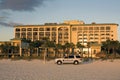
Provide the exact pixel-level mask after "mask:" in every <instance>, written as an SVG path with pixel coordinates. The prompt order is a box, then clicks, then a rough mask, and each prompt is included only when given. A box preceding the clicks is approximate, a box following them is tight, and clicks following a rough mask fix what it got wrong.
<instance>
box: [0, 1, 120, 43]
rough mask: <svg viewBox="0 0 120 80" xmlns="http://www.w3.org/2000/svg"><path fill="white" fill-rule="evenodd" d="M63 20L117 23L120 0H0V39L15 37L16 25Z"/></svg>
mask: <svg viewBox="0 0 120 80" xmlns="http://www.w3.org/2000/svg"><path fill="white" fill-rule="evenodd" d="M64 20H82V21H84V22H85V23H87V24H89V23H92V22H96V23H117V24H119V25H120V0H0V41H8V40H10V39H12V38H14V28H13V27H12V26H13V25H15V24H34V25H36V24H44V23H49V22H53V23H54V22H57V23H62V22H63V21H64ZM119 32H120V28H119V30H118V33H119ZM119 35H120V34H119ZM119 41H120V36H119Z"/></svg>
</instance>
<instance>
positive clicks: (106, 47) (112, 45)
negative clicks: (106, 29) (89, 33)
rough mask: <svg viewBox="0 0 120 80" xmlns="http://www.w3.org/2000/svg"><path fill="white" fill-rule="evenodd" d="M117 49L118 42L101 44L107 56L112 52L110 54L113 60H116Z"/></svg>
mask: <svg viewBox="0 0 120 80" xmlns="http://www.w3.org/2000/svg"><path fill="white" fill-rule="evenodd" d="M118 48H119V41H114V40H106V41H105V42H103V43H102V49H103V50H104V51H106V52H107V55H108V54H110V53H111V50H112V54H114V58H116V49H118ZM107 57H108V56H107Z"/></svg>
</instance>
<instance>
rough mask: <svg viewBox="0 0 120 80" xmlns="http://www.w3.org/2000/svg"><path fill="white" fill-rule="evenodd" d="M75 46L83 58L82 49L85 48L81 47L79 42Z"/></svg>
mask: <svg viewBox="0 0 120 80" xmlns="http://www.w3.org/2000/svg"><path fill="white" fill-rule="evenodd" d="M76 46H77V48H79V50H80V51H81V56H82V57H83V48H84V47H85V46H84V45H82V44H81V43H80V42H77V44H76Z"/></svg>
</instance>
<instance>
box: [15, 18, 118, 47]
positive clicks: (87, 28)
mask: <svg viewBox="0 0 120 80" xmlns="http://www.w3.org/2000/svg"><path fill="white" fill-rule="evenodd" d="M117 28H118V24H116V23H101V24H97V23H91V24H85V23H84V22H83V21H78V20H70V21H65V22H64V23H61V24H57V23H45V24H44V25H17V26H14V35H15V38H26V39H30V40H32V41H35V40H41V39H42V38H43V37H48V38H49V39H50V41H55V42H56V43H57V44H58V43H59V44H65V43H67V42H68V43H71V42H72V43H74V44H77V42H80V43H81V44H83V45H87V43H88V42H96V43H98V44H101V42H103V41H106V40H107V39H110V40H118V36H117V35H118V34H117Z"/></svg>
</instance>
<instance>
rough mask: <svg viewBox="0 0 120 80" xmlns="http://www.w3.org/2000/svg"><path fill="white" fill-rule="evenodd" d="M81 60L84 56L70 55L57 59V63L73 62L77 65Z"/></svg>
mask: <svg viewBox="0 0 120 80" xmlns="http://www.w3.org/2000/svg"><path fill="white" fill-rule="evenodd" d="M81 62H82V58H81V57H80V56H79V55H70V56H67V57H63V58H57V59H55V63H57V64H58V65H61V64H63V63H73V64H75V65H77V64H79V63H81Z"/></svg>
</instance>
